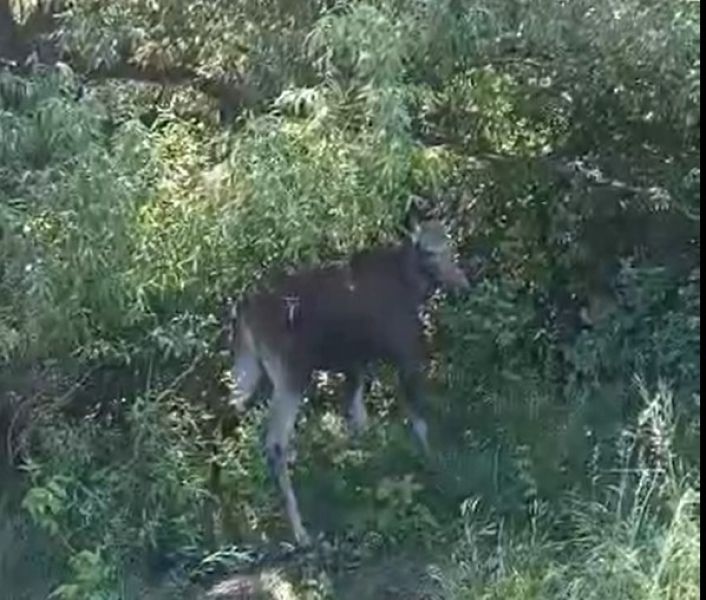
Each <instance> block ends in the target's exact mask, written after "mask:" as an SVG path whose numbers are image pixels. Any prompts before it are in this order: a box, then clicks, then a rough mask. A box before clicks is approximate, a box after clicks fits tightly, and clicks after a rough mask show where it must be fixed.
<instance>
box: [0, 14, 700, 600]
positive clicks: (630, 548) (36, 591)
mask: <svg viewBox="0 0 706 600" xmlns="http://www.w3.org/2000/svg"><path fill="white" fill-rule="evenodd" d="M203 4H204V3H179V2H166V1H165V2H155V3H129V4H127V3H126V4H125V6H124V7H122V8H121V6H122V5H120V6H118V4H116V5H115V6H111V7H110V8H108V7H105V6H102V4H101V3H93V2H75V3H71V4H70V9H68V10H67V11H66V12H64V13H62V15H61V18H60V19H58V23H59V26H60V28H61V32H62V36H60V37H61V40H62V43H64V44H66V52H67V56H70V57H71V58H72V60H73V62H72V67H73V68H69V67H67V66H66V65H59V66H46V65H45V66H42V65H38V66H35V67H33V69H26V70H24V71H21V72H18V71H14V70H13V69H9V68H8V69H5V70H3V71H1V72H0V442H2V447H1V448H0V460H2V463H3V464H2V467H1V468H0V477H2V487H1V488H0V516H1V519H0V598H3V599H4V598H8V600H10V599H12V600H19V599H24V598H44V597H47V595H48V594H49V593H52V594H53V596H54V597H58V598H64V599H79V598H91V599H101V598H102V599H109V598H110V599H112V598H126V599H127V598H139V597H146V598H160V597H175V596H176V597H186V596H187V595H188V594H192V593H196V592H194V591H193V589H192V588H193V585H192V583H193V582H192V581H190V578H191V579H193V578H195V577H196V574H197V573H199V572H201V571H203V570H204V569H205V568H206V564H207V563H208V564H215V563H218V562H219V561H221V562H223V565H225V566H223V565H221V566H222V571H223V572H227V571H228V569H230V570H231V571H233V570H237V569H238V568H241V567H247V564H248V561H247V560H246V558H244V557H245V556H246V554H242V555H238V554H236V555H233V553H232V552H231V553H230V554H229V553H228V552H226V549H227V548H230V549H231V550H232V546H233V545H235V546H236V547H237V548H241V549H243V552H244V549H246V548H248V549H253V548H256V549H257V548H260V549H263V548H271V547H273V546H276V545H277V542H278V541H282V540H285V539H288V536H289V533H288V531H287V529H286V526H285V521H284V519H283V516H282V511H281V506H280V501H279V497H278V496H277V494H276V492H275V489H274V486H273V485H272V484H271V482H270V480H269V477H268V474H267V470H266V468H265V464H264V460H263V456H262V451H261V430H262V424H263V419H264V418H265V417H266V410H265V408H264V407H258V408H256V409H255V410H253V411H252V413H251V414H249V415H248V417H247V418H246V419H244V420H243V421H241V422H239V423H237V424H236V426H235V427H234V428H233V430H232V431H230V432H229V434H228V435H224V433H223V431H222V430H221V428H220V426H219V423H220V421H221V419H223V418H224V414H223V407H222V398H223V395H224V392H225V388H224V386H223V384H222V382H221V377H222V375H223V372H224V369H225V368H226V367H227V363H226V357H225V356H224V354H223V353H222V349H223V347H222V340H221V339H220V337H219V325H220V323H219V318H220V316H221V313H220V311H221V308H222V303H223V300H224V298H225V297H226V296H228V295H232V296H237V295H239V294H240V293H242V292H243V290H245V289H246V288H247V287H248V286H249V285H251V284H252V283H253V282H254V281H256V280H257V279H259V278H260V277H262V276H265V275H266V274H267V273H268V272H271V271H272V270H277V269H282V268H289V267H294V266H297V265H302V264H311V263H317V262H320V261H322V260H328V259H332V258H340V257H343V256H345V255H346V254H347V253H349V252H351V251H353V250H355V249H358V248H362V247H365V246H367V245H370V244H374V243H378V242H382V241H388V240H391V239H395V238H396V237H397V236H398V234H399V226H400V223H401V221H402V216H403V211H404V208H405V205H406V202H407V199H408V196H409V194H410V193H420V192H421V193H423V194H425V195H427V196H429V197H432V198H434V199H435V202H436V208H437V209H438V210H439V211H440V213H441V214H442V215H443V217H444V218H445V220H446V221H447V223H448V224H449V226H450V230H451V232H452V233H453V235H454V237H455V238H456V241H457V243H458V246H459V249H460V254H461V260H462V262H463V263H464V264H465V265H466V266H467V267H468V268H469V270H471V269H473V270H475V271H474V272H476V273H477V276H476V278H475V280H474V285H473V291H472V292H471V294H470V295H469V296H468V297H466V298H457V299H451V298H449V299H443V300H442V302H440V303H439V306H438V307H436V310H435V311H434V313H435V315H434V319H433V327H432V329H433V331H432V333H433V336H432V338H431V343H430V349H431V359H432V360H431V365H430V379H431V390H430V398H429V413H430V414H429V417H430V424H431V426H432V427H431V432H432V443H433V446H434V448H435V452H434V457H433V458H432V459H431V460H430V461H423V460H422V459H421V458H420V457H419V456H418V454H417V452H416V450H415V448H414V445H413V444H412V441H411V439H410V437H409V435H408V432H407V430H406V428H405V426H404V424H403V422H402V416H401V414H400V411H399V408H398V404H397V403H396V401H395V395H396V390H395V388H394V386H393V384H392V382H393V381H394V379H393V378H392V377H391V374H390V373H388V372H387V371H386V370H384V369H383V370H382V372H381V373H380V378H379V380H376V381H375V382H374V384H373V386H372V388H371V390H370V392H369V394H368V400H367V401H368V403H369V406H370V412H371V415H372V421H373V422H372V424H371V427H370V430H369V431H368V432H367V433H366V434H365V436H363V438H362V439H360V440H357V441H355V442H353V441H351V440H349V439H348V437H347V435H346V433H345V427H344V425H343V423H342V420H341V418H340V408H339V406H338V404H337V400H336V398H337V397H338V396H337V395H338V394H339V393H340V390H339V389H338V386H337V382H336V381H335V379H333V380H322V381H321V382H320V383H319V385H318V386H316V387H315V388H312V392H311V394H310V396H309V398H308V401H307V404H306V407H305V409H304V410H303V414H302V418H301V423H300V426H299V429H298V434H297V440H296V446H297V450H298V461H297V465H296V469H295V482H296V486H297V489H298V490H299V492H298V493H299V495H300V498H301V503H302V512H303V514H304V517H305V520H307V521H308V522H309V523H310V524H311V528H312V530H313V531H315V532H319V533H321V534H322V535H323V536H324V537H325V539H326V544H327V547H328V548H329V550H331V549H332V552H333V555H335V557H336V558H335V560H328V561H323V562H316V561H313V566H312V564H306V565H304V566H303V567H302V566H301V565H299V566H298V567H297V568H294V567H293V566H292V565H290V566H289V567H287V565H285V567H284V571H283V573H284V574H283V577H285V578H289V579H290V580H291V583H292V586H290V587H287V586H285V587H286V588H287V589H288V590H289V592H287V593H290V597H291V595H292V594H294V595H295V597H300V598H307V599H312V600H313V599H322V598H347V597H352V596H348V595H346V594H347V593H349V592H348V590H349V589H355V586H353V585H351V584H350V580H349V579H347V578H346V576H344V575H345V574H346V573H348V571H349V570H350V569H353V572H354V573H355V572H357V571H356V569H359V570H360V572H361V573H364V572H365V565H370V564H376V563H377V564H382V565H385V564H387V563H386V561H387V560H388V559H389V558H390V557H394V556H409V557H410V560H411V561H414V562H415V564H417V565H421V567H420V569H421V571H420V573H419V574H418V575H417V578H416V579H415V580H414V582H413V583H412V584H410V587H409V589H414V588H415V587H416V588H418V590H419V597H420V598H421V597H432V598H444V599H450V600H457V599H458V600H461V599H471V598H473V599H474V600H475V599H479V598H480V599H496V598H497V599H501V598H502V599H515V598H516V599H520V598H522V599H532V598H537V599H540V598H542V599H544V598H556V599H560V598H561V599H574V598H575V599H577V600H578V599H584V598H585V599H592V598H595V599H600V598H615V599H616V600H617V599H623V598H625V599H649V600H653V599H654V600H656V599H658V598H659V599H662V598H667V599H675V600H676V599H680V600H681V599H685V600H688V599H690V598H693V599H695V598H698V597H699V595H700V592H699V587H700V574H699V571H700V549H699V542H700V459H699V442H700V420H699V410H700V385H699V378H700V367H699V359H700V258H699V244H700V237H699V215H700V194H699V182H700V169H699V161H700V151H699V139H700V132H699V131H700V130H699V122H698V112H699V106H700V87H699V73H700V63H699V54H698V42H699V31H698V28H699V19H698V8H699V4H698V2H691V1H683V0H681V1H675V2H671V3H652V2H647V1H644V0H641V1H638V0H624V1H621V2H617V3H616V2H598V3H595V2H592V3H588V2H572V3H554V2H550V1H548V0H547V1H546V2H545V1H541V2H535V3H527V4H522V5H518V6H517V7H516V8H514V9H511V8H510V3H504V2H477V1H472V2H441V3H424V2H414V3H410V4H409V5H406V4H405V3H400V2H395V1H381V2H371V3H358V2H351V3H343V4H341V5H336V7H334V8H326V6H325V4H326V3H321V4H319V3H306V2H305V3H304V4H302V3H299V2H291V3H287V5H286V6H284V5H282V6H280V3H278V4H277V6H278V8H277V10H272V11H270V10H265V8H263V6H262V5H261V3H259V2H255V1H252V2H244V3H220V2H219V3H214V5H217V6H218V9H219V11H221V12H220V17H219V18H218V19H213V18H212V16H209V14H208V10H207V8H206V7H205V6H204V5H203ZM300 4H301V6H300ZM148 5H150V6H148ZM187 5H188V8H185V6H187ZM236 5H237V6H236ZM304 5H306V6H304ZM16 10H18V9H17V8H16ZM180 11H187V12H188V15H186V14H182V12H180ZM20 12H21V11H20ZM186 16H188V19H186ZM182 17H183V18H182ZM1 49H2V45H0V50H1ZM119 52H128V53H131V54H130V59H131V60H132V61H133V63H135V64H142V63H144V64H146V65H147V66H148V67H149V66H154V64H157V63H159V64H160V65H162V68H166V67H164V65H165V64H166V65H167V67H169V66H175V65H176V66H180V65H185V66H188V67H190V68H194V69H197V70H200V71H199V72H203V73H206V74H210V73H217V72H221V71H222V70H224V69H225V70H227V69H233V68H236V67H237V68H244V69H247V70H249V72H250V76H251V81H250V83H251V84H252V85H253V86H255V87H258V89H259V90H260V92H261V93H262V94H263V95H264V96H265V97H268V95H269V97H271V101H267V100H261V101H259V102H256V103H254V105H253V106H251V107H250V108H251V110H250V112H244V113H242V114H241V115H240V117H239V118H238V119H236V121H235V122H234V123H232V124H231V125H230V126H227V127H226V126H221V125H217V124H215V123H214V122H213V119H211V118H210V114H211V113H212V112H215V109H214V108H213V107H212V106H210V105H209V104H208V99H207V98H206V97H205V96H203V95H199V94H197V93H195V92H193V90H188V89H187V90H185V89H183V88H176V89H170V88H165V89H163V90H162V91H161V93H160V92H158V91H156V90H154V89H153V88H151V87H149V86H146V87H145V86H144V85H142V84H138V83H137V82H135V81H121V80H117V81H113V80H111V79H108V80H107V81H91V79H90V77H88V78H87V79H84V77H83V76H82V75H81V72H82V69H83V70H84V72H90V70H87V69H88V67H89V66H91V65H96V64H103V65H105V64H112V63H111V61H118V60H119V59H120V55H119ZM101 61H103V62H101ZM131 64H132V63H131ZM221 108H222V107H221ZM478 265H481V268H478V269H476V268H477V267H478ZM214 463H215V464H217V465H218V466H219V467H220V471H221V474H222V482H223V488H222V491H221V493H219V494H216V493H214V490H213V488H212V486H211V480H210V477H211V467H212V465H213V464H214ZM208 556H210V559H209V560H208V561H206V563H204V562H203V561H204V559H206V557H208ZM234 556H235V558H234ZM228 557H230V558H228ZM229 561H230V562H229ZM390 564H391V563H390ZM165 577H168V578H169V579H170V584H169V585H170V586H171V587H169V590H170V591H164V590H165V589H166V587H165V584H164V578H165ZM398 578H399V576H398V575H397V573H396V572H395V570H394V568H393V567H390V572H389V573H388V574H387V579H388V580H389V581H385V582H384V585H382V584H381V587H380V588H379V589H377V588H376V589H375V590H373V591H370V590H368V591H367V592H365V593H363V595H366V594H367V595H370V597H373V598H377V597H380V598H382V597H395V596H394V594H393V595H392V596H389V595H388V596H385V595H384V594H385V593H388V594H389V593H391V592H384V591H383V587H384V586H385V585H387V584H388V583H392V584H395V585H398V584H400V582H399V581H396V579H398ZM175 590H177V591H175ZM277 593H280V592H277ZM277 593H275V592H271V595H275V596H276V594H277ZM284 593H285V592H281V593H280V596H279V597H286V596H285V595H283V594H284ZM423 593H425V594H426V596H425V595H422V594H423ZM3 594H4V595H3ZM400 594H402V595H404V596H405V597H408V595H407V593H404V594H403V593H402V592H398V596H399V595H400ZM358 597H361V596H360V594H358Z"/></svg>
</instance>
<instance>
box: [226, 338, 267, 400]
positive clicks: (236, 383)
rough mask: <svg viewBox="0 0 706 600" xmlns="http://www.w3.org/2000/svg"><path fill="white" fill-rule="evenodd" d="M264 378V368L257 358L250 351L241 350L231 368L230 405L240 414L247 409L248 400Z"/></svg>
mask: <svg viewBox="0 0 706 600" xmlns="http://www.w3.org/2000/svg"><path fill="white" fill-rule="evenodd" d="M261 377H262V367H261V366H260V363H259V361H258V360H257V357H256V356H255V354H254V353H253V352H250V351H249V350H246V349H244V350H241V351H240V352H239V353H238V354H237V355H236V357H235V360H234V361H233V366H232V368H231V378H232V388H231V393H230V400H229V404H230V405H231V406H233V407H234V408H235V409H236V410H237V411H238V412H243V411H245V409H246V408H247V403H248V400H250V398H251V397H252V395H253V394H254V393H255V390H256V389H257V385H258V383H259V382H260V378H261Z"/></svg>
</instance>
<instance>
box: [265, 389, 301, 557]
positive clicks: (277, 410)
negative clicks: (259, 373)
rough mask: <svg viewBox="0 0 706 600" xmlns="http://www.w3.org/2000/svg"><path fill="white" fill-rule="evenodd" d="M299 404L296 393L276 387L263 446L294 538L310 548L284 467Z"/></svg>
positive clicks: (285, 466) (289, 478)
mask: <svg viewBox="0 0 706 600" xmlns="http://www.w3.org/2000/svg"><path fill="white" fill-rule="evenodd" d="M300 401H301V395H300V394H299V393H298V392H291V391H289V390H287V389H286V388H285V389H283V388H282V387H278V386H277V384H275V391H274V394H273V396H272V400H271V406H270V421H269V424H268V430H267V439H266V442H265V446H266V452H267V461H268V464H269V466H270V469H271V471H272V475H273V477H274V478H275V480H276V481H277V485H278V486H279V488H280V491H281V492H282V496H284V505H285V509H286V511H287V518H288V519H289V523H290V525H291V527H292V531H293V533H294V538H295V539H296V541H297V543H298V544H300V545H303V546H305V545H308V544H309V535H308V534H307V532H306V529H305V528H304V525H303V524H302V518H301V514H300V513H299V505H298V503H297V497H296V495H295V494H294V488H293V487H292V480H291V477H290V474H289V469H288V466H287V462H288V461H287V457H288V450H289V441H290V438H291V435H292V432H293V430H294V424H295V422H296V418H297V411H298V409H299V403H300Z"/></svg>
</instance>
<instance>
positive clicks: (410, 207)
mask: <svg viewBox="0 0 706 600" xmlns="http://www.w3.org/2000/svg"><path fill="white" fill-rule="evenodd" d="M423 202H424V200H423V199H422V198H421V197H419V196H415V195H411V196H410V197H409V200H408V201H407V208H406V211H405V217H404V228H405V230H406V231H407V233H408V235H409V236H410V237H411V238H412V241H413V242H416V241H417V239H418V237H419V230H420V228H421V227H420V221H421V220H422V204H423Z"/></svg>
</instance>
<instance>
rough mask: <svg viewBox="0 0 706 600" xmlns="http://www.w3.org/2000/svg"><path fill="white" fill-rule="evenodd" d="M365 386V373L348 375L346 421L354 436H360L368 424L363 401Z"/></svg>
mask: <svg viewBox="0 0 706 600" xmlns="http://www.w3.org/2000/svg"><path fill="white" fill-rule="evenodd" d="M364 385H365V379H364V377H363V373H361V372H359V371H354V372H350V373H346V384H345V395H346V398H345V411H346V420H347V421H348V426H349V428H350V430H351V432H352V433H353V435H360V434H361V433H362V432H363V431H364V430H365V428H366V426H367V424H368V413H367V411H366V410H365V401H364V399H363V391H364Z"/></svg>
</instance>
